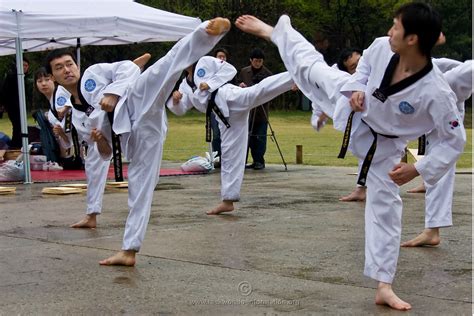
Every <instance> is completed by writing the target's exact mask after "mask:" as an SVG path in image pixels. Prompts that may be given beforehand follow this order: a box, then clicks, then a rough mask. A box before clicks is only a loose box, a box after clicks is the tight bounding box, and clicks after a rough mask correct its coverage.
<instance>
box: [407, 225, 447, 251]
mask: <svg viewBox="0 0 474 316" xmlns="http://www.w3.org/2000/svg"><path fill="white" fill-rule="evenodd" d="M440 242H441V238H440V237H439V228H426V229H425V230H423V232H422V233H421V234H419V235H418V236H416V237H415V238H413V239H411V240H409V241H405V242H404V243H402V244H401V246H402V247H422V246H437V245H439V243H440Z"/></svg>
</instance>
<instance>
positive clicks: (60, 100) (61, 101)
mask: <svg viewBox="0 0 474 316" xmlns="http://www.w3.org/2000/svg"><path fill="white" fill-rule="evenodd" d="M56 104H57V105H59V106H63V105H64V104H66V98H65V97H59V98H57V99H56Z"/></svg>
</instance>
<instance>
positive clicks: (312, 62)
mask: <svg viewBox="0 0 474 316" xmlns="http://www.w3.org/2000/svg"><path fill="white" fill-rule="evenodd" d="M271 39H272V41H273V43H275V44H276V45H277V47H278V51H279V52H280V56H281V58H282V60H283V63H284V64H285V67H286V69H288V71H289V72H290V74H291V76H292V78H293V80H294V81H295V83H296V85H297V86H298V88H299V89H300V90H301V91H302V92H303V93H304V94H305V95H306V96H307V97H308V98H309V99H310V100H311V101H313V102H315V103H316V104H321V102H327V99H328V98H329V100H330V102H331V103H332V104H336V102H337V99H338V98H339V97H340V96H341V94H340V92H339V91H340V89H341V87H342V86H343V85H344V83H345V82H346V81H347V80H348V79H349V78H350V75H349V74H348V73H346V72H344V71H341V70H338V69H335V68H332V67H329V66H328V65H327V64H326V62H325V61H324V58H323V55H322V54H321V53H319V52H318V51H317V50H316V49H315V48H314V46H313V45H311V44H310V43H309V42H308V41H307V40H306V39H305V38H304V37H303V36H302V35H301V34H300V33H298V32H297V31H296V30H295V29H293V27H292V26H291V24H290V20H289V18H288V17H287V16H281V17H280V19H279V20H278V23H277V25H275V28H274V29H273V32H272V36H271Z"/></svg>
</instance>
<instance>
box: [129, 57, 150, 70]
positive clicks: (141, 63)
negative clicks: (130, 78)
mask: <svg viewBox="0 0 474 316" xmlns="http://www.w3.org/2000/svg"><path fill="white" fill-rule="evenodd" d="M150 58H151V55H150V54H148V53H145V54H143V55H141V56H140V57H137V58H135V59H134V60H133V63H134V64H136V65H137V66H138V67H140V71H143V69H145V65H146V64H147V63H148V61H150Z"/></svg>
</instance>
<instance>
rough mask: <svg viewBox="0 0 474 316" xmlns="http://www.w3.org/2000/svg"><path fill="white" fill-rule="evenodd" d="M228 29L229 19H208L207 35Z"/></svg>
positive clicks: (217, 33)
mask: <svg viewBox="0 0 474 316" xmlns="http://www.w3.org/2000/svg"><path fill="white" fill-rule="evenodd" d="M228 30H230V21H229V19H226V18H214V19H212V20H210V21H209V23H208V24H207V27H206V33H207V34H209V35H214V36H216V35H220V34H222V33H225V32H227V31H228Z"/></svg>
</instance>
